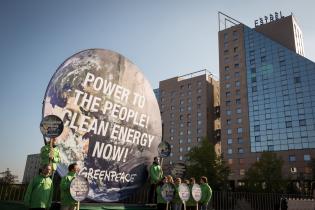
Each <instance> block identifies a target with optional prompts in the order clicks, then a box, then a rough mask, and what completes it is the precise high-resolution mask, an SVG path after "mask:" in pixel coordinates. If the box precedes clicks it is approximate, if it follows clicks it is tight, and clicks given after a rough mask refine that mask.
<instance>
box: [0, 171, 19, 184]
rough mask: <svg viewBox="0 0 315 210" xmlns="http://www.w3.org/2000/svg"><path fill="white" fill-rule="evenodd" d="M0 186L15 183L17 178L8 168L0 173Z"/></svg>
mask: <svg viewBox="0 0 315 210" xmlns="http://www.w3.org/2000/svg"><path fill="white" fill-rule="evenodd" d="M0 176H1V177H0V184H14V183H16V182H17V178H18V177H17V176H15V175H13V174H12V173H11V171H10V169H9V168H7V170H6V171H4V172H0Z"/></svg>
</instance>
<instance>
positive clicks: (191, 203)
mask: <svg viewBox="0 0 315 210" xmlns="http://www.w3.org/2000/svg"><path fill="white" fill-rule="evenodd" d="M194 184H196V180H195V178H194V177H192V178H190V180H189V183H188V186H189V191H190V197H189V200H188V201H187V210H196V206H197V204H196V201H195V200H194V198H193V196H192V187H193V186H194Z"/></svg>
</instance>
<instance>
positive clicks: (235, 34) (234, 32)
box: [233, 31, 238, 40]
mask: <svg viewBox="0 0 315 210" xmlns="http://www.w3.org/2000/svg"><path fill="white" fill-rule="evenodd" d="M237 39H238V32H237V31H233V40H237Z"/></svg>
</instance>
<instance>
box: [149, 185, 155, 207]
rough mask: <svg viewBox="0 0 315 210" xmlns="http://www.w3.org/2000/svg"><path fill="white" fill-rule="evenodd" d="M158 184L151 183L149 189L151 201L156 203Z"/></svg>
mask: <svg viewBox="0 0 315 210" xmlns="http://www.w3.org/2000/svg"><path fill="white" fill-rule="evenodd" d="M155 191H156V184H151V185H150V189H149V203H156V192H155Z"/></svg>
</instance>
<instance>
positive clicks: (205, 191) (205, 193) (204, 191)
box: [199, 176, 212, 210]
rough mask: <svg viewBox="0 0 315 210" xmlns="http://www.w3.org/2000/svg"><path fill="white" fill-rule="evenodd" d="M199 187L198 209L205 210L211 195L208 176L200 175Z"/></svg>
mask: <svg viewBox="0 0 315 210" xmlns="http://www.w3.org/2000/svg"><path fill="white" fill-rule="evenodd" d="M200 188H201V199H200V201H199V203H200V210H207V206H208V203H209V201H210V199H211V196H212V190H211V187H210V186H209V185H208V178H207V177H205V176H202V177H201V178H200Z"/></svg>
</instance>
